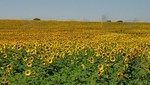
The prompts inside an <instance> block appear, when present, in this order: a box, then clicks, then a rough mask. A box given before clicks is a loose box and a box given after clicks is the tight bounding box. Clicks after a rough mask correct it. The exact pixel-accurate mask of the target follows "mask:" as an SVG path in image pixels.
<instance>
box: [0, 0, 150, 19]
mask: <svg viewBox="0 0 150 85" xmlns="http://www.w3.org/2000/svg"><path fill="white" fill-rule="evenodd" d="M102 16H103V17H104V16H105V17H106V19H109V20H112V21H117V20H123V21H134V20H135V21H149V22H150V0H0V19H33V18H35V17H38V18H41V19H53V20H88V21H91V20H92V21H95V20H97V21H101V20H102Z"/></svg>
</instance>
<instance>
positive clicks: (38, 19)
mask: <svg viewBox="0 0 150 85" xmlns="http://www.w3.org/2000/svg"><path fill="white" fill-rule="evenodd" d="M33 20H37V21H40V20H41V19H40V18H34V19H33Z"/></svg>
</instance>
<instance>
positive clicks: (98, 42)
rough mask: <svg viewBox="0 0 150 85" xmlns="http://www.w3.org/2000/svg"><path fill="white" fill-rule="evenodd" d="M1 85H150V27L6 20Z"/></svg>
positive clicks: (0, 32)
mask: <svg viewBox="0 0 150 85" xmlns="http://www.w3.org/2000/svg"><path fill="white" fill-rule="evenodd" d="M0 79H1V80H0V83H1V85H150V23H129V22H81V21H52V20H51V21H32V20H0Z"/></svg>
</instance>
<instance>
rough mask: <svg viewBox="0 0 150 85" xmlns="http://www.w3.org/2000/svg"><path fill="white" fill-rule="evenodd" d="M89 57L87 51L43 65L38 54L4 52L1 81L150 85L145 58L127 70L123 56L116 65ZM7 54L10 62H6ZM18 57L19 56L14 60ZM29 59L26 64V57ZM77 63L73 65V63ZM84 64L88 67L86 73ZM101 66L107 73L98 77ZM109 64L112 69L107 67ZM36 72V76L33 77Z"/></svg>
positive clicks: (35, 84)
mask: <svg viewBox="0 0 150 85" xmlns="http://www.w3.org/2000/svg"><path fill="white" fill-rule="evenodd" d="M87 51H88V53H87V55H85V54H84V50H81V51H79V52H78V54H76V53H73V54H72V55H68V54H65V57H64V58H55V57H54V59H53V62H52V63H51V64H50V63H46V64H45V65H43V64H42V61H43V60H40V59H39V58H38V56H39V55H38V54H28V53H27V52H26V51H24V50H17V49H7V48H6V49H3V51H1V53H0V67H1V69H0V78H6V79H7V80H9V82H10V84H11V85H16V84H18V85H60V84H64V85H76V84H77V85H96V84H98V85H99V84H102V85H103V84H104V85H128V84H129V85H130V84H131V85H149V84H150V74H149V73H148V72H147V70H145V69H144V67H145V66H148V65H149V63H148V62H147V60H146V59H145V58H144V57H142V56H140V57H139V56H135V57H133V58H132V59H130V60H129V62H128V67H127V68H126V69H125V70H124V68H125V63H124V57H122V55H121V54H117V55H116V56H115V58H116V60H115V62H111V61H110V60H109V58H107V62H105V61H104V58H103V57H101V56H96V55H95V54H94V53H95V52H94V51H92V50H89V49H87ZM4 52H6V54H7V58H4ZM14 53H15V54H16V56H14ZM24 56H26V57H27V58H28V60H27V61H23V57H24ZM31 56H32V57H33V58H34V61H33V62H32V64H33V65H32V67H27V65H26V64H27V62H28V61H29V59H30V58H31ZM91 56H92V57H93V59H94V63H90V62H89V60H88V59H89V57H91ZM71 62H73V63H71ZM8 64H11V65H12V69H11V70H10V73H5V72H6V70H7V68H8V67H7V65H8ZM81 64H84V65H85V68H84V69H83V68H82V67H81ZM98 64H103V65H104V72H103V73H102V75H100V76H99V75H98V74H97V71H98V68H97V66H98ZM108 64H109V66H107V65H108ZM27 69H29V70H31V75H30V76H26V75H25V71H26V70H27ZM32 71H35V73H32ZM119 72H121V73H122V74H123V75H122V76H121V77H120V78H119V79H118V78H117V75H118V73H119Z"/></svg>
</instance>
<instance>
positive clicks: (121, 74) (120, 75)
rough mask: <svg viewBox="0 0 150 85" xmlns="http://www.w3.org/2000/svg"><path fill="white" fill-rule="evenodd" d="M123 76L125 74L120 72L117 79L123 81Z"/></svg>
mask: <svg viewBox="0 0 150 85" xmlns="http://www.w3.org/2000/svg"><path fill="white" fill-rule="evenodd" d="M122 76H123V73H122V72H119V73H118V74H117V79H118V80H119V79H121V78H122Z"/></svg>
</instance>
